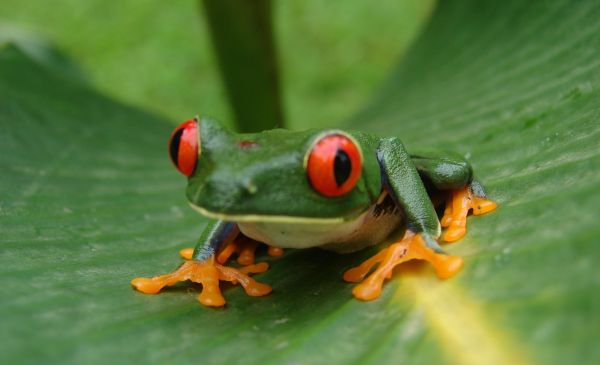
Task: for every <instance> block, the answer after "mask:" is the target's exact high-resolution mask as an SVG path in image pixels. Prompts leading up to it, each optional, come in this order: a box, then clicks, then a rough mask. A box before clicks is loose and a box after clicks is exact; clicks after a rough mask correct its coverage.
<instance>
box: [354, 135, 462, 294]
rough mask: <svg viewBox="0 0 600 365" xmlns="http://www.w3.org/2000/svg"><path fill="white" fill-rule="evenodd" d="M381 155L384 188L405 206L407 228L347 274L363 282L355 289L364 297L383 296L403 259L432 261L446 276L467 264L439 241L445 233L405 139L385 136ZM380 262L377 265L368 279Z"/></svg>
mask: <svg viewBox="0 0 600 365" xmlns="http://www.w3.org/2000/svg"><path fill="white" fill-rule="evenodd" d="M377 157H378V160H379V164H380V166H381V170H382V176H383V177H384V188H385V189H386V190H387V191H388V192H389V194H390V195H391V197H392V198H393V200H394V202H395V204H396V205H397V206H398V207H400V208H401V209H402V210H403V213H404V217H405V220H406V227H407V229H406V234H405V235H404V237H403V239H402V240H400V241H399V242H396V243H393V244H391V245H390V246H388V247H387V248H384V249H383V250H381V251H380V252H379V253H377V254H376V255H375V256H373V257H371V258H370V259H368V260H367V261H365V262H364V263H363V264H361V265H359V266H357V267H355V268H353V269H350V270H348V271H346V273H345V274H344V279H345V280H346V281H349V282H360V284H359V285H357V286H356V287H355V288H354V289H353V291H352V293H353V294H354V296H355V297H357V298H358V299H362V300H372V299H375V298H377V297H379V295H380V294H381V287H382V285H383V282H384V281H385V279H389V278H390V277H391V275H392V271H393V269H394V267H396V266H398V265H399V264H401V263H403V262H406V261H409V260H413V259H421V260H426V261H429V262H430V263H431V264H432V265H433V266H434V268H435V270H436V272H437V275H438V276H439V277H440V278H444V279H446V278H449V277H451V276H453V275H455V274H456V273H457V272H458V271H460V269H461V268H462V265H463V261H462V259H461V258H460V257H458V256H450V255H447V254H445V253H444V251H443V250H442V249H441V247H440V246H439V245H438V243H437V241H436V240H437V238H438V237H439V236H440V233H441V227H440V223H439V221H438V219H437V214H436V212H435V209H434V207H433V205H432V203H431V200H430V199H429V195H428V194H427V190H426V188H425V185H424V184H423V181H422V180H421V178H420V176H419V172H418V171H417V168H416V166H415V165H414V163H413V161H412V159H411V157H410V156H409V155H408V153H406V150H405V149H404V146H403V145H402V142H400V140H399V139H397V138H390V139H384V140H382V141H381V143H380V145H379V148H378V156H377ZM376 265H378V266H377V268H376V269H375V270H374V271H373V272H372V273H371V274H370V275H369V276H368V277H367V278H366V279H365V277H366V276H367V274H369V273H370V272H371V271H372V269H373V268H374V267H375V266H376Z"/></svg>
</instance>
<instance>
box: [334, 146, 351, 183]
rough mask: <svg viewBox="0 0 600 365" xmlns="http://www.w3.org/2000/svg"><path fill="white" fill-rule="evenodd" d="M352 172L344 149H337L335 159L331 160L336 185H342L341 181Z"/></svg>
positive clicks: (346, 178)
mask: <svg viewBox="0 0 600 365" xmlns="http://www.w3.org/2000/svg"><path fill="white" fill-rule="evenodd" d="M350 172H352V162H350V157H349V156H348V154H347V153H346V151H344V150H342V149H339V148H338V150H337V151H336V153H335V161H334V162H333V174H334V175H335V183H336V184H337V186H342V184H343V183H345V182H346V180H348V178H349V177H350Z"/></svg>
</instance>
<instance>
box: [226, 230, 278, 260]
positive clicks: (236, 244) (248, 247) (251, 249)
mask: <svg viewBox="0 0 600 365" xmlns="http://www.w3.org/2000/svg"><path fill="white" fill-rule="evenodd" d="M257 247H258V242H257V241H255V240H253V239H251V238H248V237H246V236H244V235H241V234H240V235H239V236H238V237H237V238H236V239H235V240H234V241H233V242H231V243H230V244H228V245H227V246H225V247H224V248H223V249H221V251H219V253H218V254H217V261H218V262H219V263H220V264H224V263H226V262H227V260H229V258H230V257H231V255H233V254H234V253H236V254H237V255H238V258H237V262H238V264H240V265H251V264H253V263H254V254H255V252H256V248H257ZM268 253H269V255H270V256H281V255H283V249H281V248H278V247H272V246H269V250H268Z"/></svg>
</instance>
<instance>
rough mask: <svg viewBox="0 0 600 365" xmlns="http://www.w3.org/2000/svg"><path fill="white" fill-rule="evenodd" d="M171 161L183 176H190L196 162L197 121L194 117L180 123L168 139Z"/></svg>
mask: <svg viewBox="0 0 600 365" xmlns="http://www.w3.org/2000/svg"><path fill="white" fill-rule="evenodd" d="M169 155H170V156H171V161H173V163H174V164H175V166H176V167H177V170H179V171H181V173H182V174H184V175H185V176H191V175H192V174H193V173H194V170H195V169H196V163H197V162H198V122H197V121H196V120H195V119H190V120H186V121H185V122H183V123H181V124H180V125H179V126H178V127H177V128H175V130H174V131H173V134H172V135H171V139H170V140H169Z"/></svg>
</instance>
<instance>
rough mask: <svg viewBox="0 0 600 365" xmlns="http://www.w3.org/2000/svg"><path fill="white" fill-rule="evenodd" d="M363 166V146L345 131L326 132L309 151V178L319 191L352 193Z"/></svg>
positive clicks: (331, 195) (339, 194)
mask: <svg viewBox="0 0 600 365" xmlns="http://www.w3.org/2000/svg"><path fill="white" fill-rule="evenodd" d="M361 169H362V155H361V153H360V150H359V147H358V146H357V145H356V144H355V143H354V141H352V140H351V139H350V138H348V137H346V136H344V135H343V134H339V133H334V134H330V135H326V136H325V137H322V138H321V139H319V140H318V141H317V143H316V144H315V145H314V146H313V148H312V150H310V151H309V155H308V161H307V164H306V174H307V175H308V180H309V181H310V184H311V185H312V187H313V189H315V190H316V191H317V192H318V193H319V194H321V195H324V196H327V197H336V196H341V195H344V194H346V193H348V192H350V191H351V190H352V189H353V188H354V186H355V185H356V183H357V182H358V179H360V172H361Z"/></svg>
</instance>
